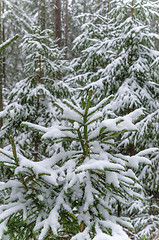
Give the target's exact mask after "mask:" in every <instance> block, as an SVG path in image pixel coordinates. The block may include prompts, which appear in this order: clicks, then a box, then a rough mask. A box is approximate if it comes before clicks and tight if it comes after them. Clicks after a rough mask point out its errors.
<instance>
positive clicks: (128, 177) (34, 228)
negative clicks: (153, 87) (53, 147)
mask: <svg viewBox="0 0 159 240" xmlns="http://www.w3.org/2000/svg"><path fill="white" fill-rule="evenodd" d="M91 99H92V91H90V92H89V96H88V99H86V101H85V100H84V99H81V102H79V101H75V99H73V100H72V102H69V101H67V100H65V101H63V102H58V103H57V106H59V107H60V109H61V110H62V112H63V114H62V119H64V120H65V121H62V122H61V125H60V126H53V127H51V128H44V127H41V126H38V125H34V124H30V123H28V122H25V123H23V124H24V125H27V126H28V127H31V128H33V127H34V128H35V129H36V130H39V131H40V132H43V133H44V134H43V137H42V138H43V140H44V141H45V140H46V139H47V138H51V139H52V142H53V143H54V144H57V145H58V144H59V146H60V148H59V149H58V152H57V153H56V154H53V156H52V157H51V158H47V159H44V160H42V161H40V162H33V161H30V160H28V159H26V158H24V157H23V156H21V155H20V154H17V153H16V148H15V145H14V141H13V139H12V146H13V154H12V153H10V152H7V151H5V150H1V155H0V163H1V165H3V166H4V167H9V168H12V171H14V177H13V178H12V179H11V180H8V181H7V182H5V183H1V185H0V188H1V191H4V192H5V193H6V200H5V202H4V204H2V205H1V206H0V221H1V224H0V233H1V236H0V237H1V239H2V236H3V235H4V233H8V234H11V235H10V236H12V237H13V236H14V237H16V239H22V238H25V239H28V236H29V234H30V236H34V237H35V236H38V239H39V240H42V239H50V238H52V237H53V238H54V239H59V238H60V239H65V237H69V238H70V239H72V240H81V239H83V240H91V239H93V240H105V239H108V240H111V239H112V240H115V239H118V240H119V239H120V240H128V239H129V237H128V236H127V235H126V233H125V232H124V231H123V229H122V226H124V227H128V228H131V225H130V224H129V223H128V220H129V219H127V218H122V217H120V213H119V209H116V211H114V210H112V202H113V207H114V208H117V206H119V205H120V206H122V205H123V204H124V203H125V202H126V201H128V199H130V198H133V197H134V198H139V197H140V195H139V194H138V193H136V191H135V190H136V189H140V185H139V184H138V183H137V179H136V176H135V174H134V172H133V171H132V170H131V169H130V167H135V168H138V165H139V163H148V164H149V160H148V159H147V158H145V157H142V156H140V155H135V156H133V157H130V156H124V155H122V154H113V152H114V146H113V143H114V139H115V138H116V137H117V136H118V135H119V134H122V133H123V132H125V131H136V127H135V126H134V124H133V121H134V120H135V119H136V118H138V117H139V115H140V114H142V111H141V110H136V111H135V112H132V113H130V114H128V115H126V116H124V117H119V118H116V119H106V120H103V115H102V111H101V109H102V108H103V106H104V105H105V104H106V103H107V102H108V101H110V99H111V97H108V98H107V99H105V100H103V101H102V102H100V103H98V104H97V105H96V106H94V107H91ZM66 121H67V124H65V125H64V126H63V124H62V123H66ZM7 189H8V190H9V191H7ZM113 213H114V214H113ZM17 222H18V224H17Z"/></svg>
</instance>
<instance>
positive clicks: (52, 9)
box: [49, 0, 56, 40]
mask: <svg viewBox="0 0 159 240" xmlns="http://www.w3.org/2000/svg"><path fill="white" fill-rule="evenodd" d="M49 26H50V29H51V30H52V32H53V33H52V39H53V40H55V37H56V36H55V0H50V16H49Z"/></svg>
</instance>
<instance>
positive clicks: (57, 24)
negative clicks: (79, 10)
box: [55, 0, 62, 47]
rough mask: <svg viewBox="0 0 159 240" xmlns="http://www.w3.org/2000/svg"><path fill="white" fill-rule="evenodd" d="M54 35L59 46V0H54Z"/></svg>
mask: <svg viewBox="0 0 159 240" xmlns="http://www.w3.org/2000/svg"><path fill="white" fill-rule="evenodd" d="M55 36H56V38H57V39H58V41H57V44H58V46H59V47H61V45H62V43H61V0H55Z"/></svg>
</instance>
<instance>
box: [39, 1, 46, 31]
mask: <svg viewBox="0 0 159 240" xmlns="http://www.w3.org/2000/svg"><path fill="white" fill-rule="evenodd" d="M38 11H39V12H38V25H39V26H40V28H41V30H42V31H43V30H45V26H46V3H45V0H39V6H38Z"/></svg>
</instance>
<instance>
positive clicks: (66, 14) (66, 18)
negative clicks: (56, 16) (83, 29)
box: [65, 0, 68, 59]
mask: <svg viewBox="0 0 159 240" xmlns="http://www.w3.org/2000/svg"><path fill="white" fill-rule="evenodd" d="M65 4H66V5H65V59H67V53H68V0H65Z"/></svg>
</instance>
